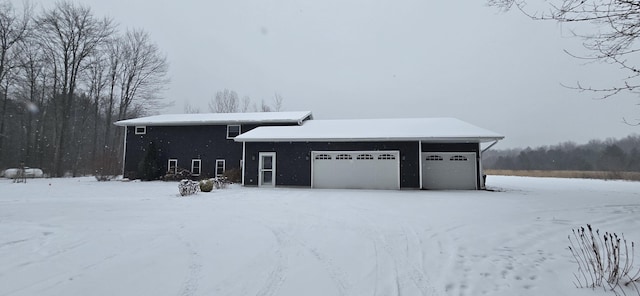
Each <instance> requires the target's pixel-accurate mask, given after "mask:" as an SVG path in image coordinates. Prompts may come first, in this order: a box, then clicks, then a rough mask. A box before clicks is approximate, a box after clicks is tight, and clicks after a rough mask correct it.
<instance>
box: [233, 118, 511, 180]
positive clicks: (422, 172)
mask: <svg viewBox="0 0 640 296" xmlns="http://www.w3.org/2000/svg"><path fill="white" fill-rule="evenodd" d="M502 138H504V137H503V136H501V135H499V134H496V133H494V132H491V131H488V130H485V129H482V128H479V127H477V126H474V125H471V124H469V123H466V122H464V121H461V120H458V119H454V118H404V119H352V120H307V121H305V122H304V123H303V124H302V125H300V126H262V127H258V128H256V129H254V130H251V131H249V132H247V133H245V134H241V135H239V136H237V137H236V138H235V141H238V142H243V155H244V156H243V157H244V160H243V176H242V180H243V185H245V186H261V183H260V182H258V180H259V179H260V172H261V171H260V170H261V168H260V163H259V159H260V155H264V154H265V153H273V155H278V157H277V158H274V159H275V160H276V163H275V164H274V167H277V168H278V170H277V171H274V173H273V174H274V180H275V184H274V185H275V186H303V187H311V188H349V189H400V188H403V189H404V188H413V189H446V190H448V189H463V190H476V189H484V182H483V179H482V162H481V159H482V151H483V147H482V144H483V143H489V142H493V143H494V144H495V143H497V142H498V141H499V140H500V139H502ZM491 145H493V144H491ZM491 145H487V146H488V147H485V148H484V149H488V148H489V147H491Z"/></svg>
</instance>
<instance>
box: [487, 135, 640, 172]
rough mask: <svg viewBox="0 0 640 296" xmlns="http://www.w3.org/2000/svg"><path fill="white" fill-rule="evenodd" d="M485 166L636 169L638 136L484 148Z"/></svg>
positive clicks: (638, 169) (638, 168)
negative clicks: (505, 148) (548, 144)
mask: <svg viewBox="0 0 640 296" xmlns="http://www.w3.org/2000/svg"><path fill="white" fill-rule="evenodd" d="M483 166H484V168H486V169H504V170H578V171H614V172H624V171H629V172H640V136H638V135H631V136H628V137H626V138H623V139H619V140H616V139H607V140H604V141H600V140H591V141H589V142H588V143H587V144H583V145H578V144H575V143H573V142H566V143H561V144H558V145H554V146H541V147H537V148H530V147H528V148H526V149H509V150H488V151H486V152H485V153H484V154H483Z"/></svg>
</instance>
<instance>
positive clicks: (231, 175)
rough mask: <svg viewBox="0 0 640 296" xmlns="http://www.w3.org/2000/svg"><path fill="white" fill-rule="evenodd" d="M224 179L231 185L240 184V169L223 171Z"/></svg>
mask: <svg viewBox="0 0 640 296" xmlns="http://www.w3.org/2000/svg"><path fill="white" fill-rule="evenodd" d="M223 176H224V178H225V179H226V180H227V181H228V182H231V183H240V182H242V169H240V168H235V169H230V170H226V171H224V175H223Z"/></svg>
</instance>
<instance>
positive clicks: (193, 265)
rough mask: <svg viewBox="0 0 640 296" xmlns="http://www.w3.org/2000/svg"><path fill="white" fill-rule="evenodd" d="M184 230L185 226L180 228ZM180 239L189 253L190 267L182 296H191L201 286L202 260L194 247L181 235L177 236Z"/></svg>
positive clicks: (183, 285) (181, 291)
mask: <svg viewBox="0 0 640 296" xmlns="http://www.w3.org/2000/svg"><path fill="white" fill-rule="evenodd" d="M180 228H181V229H182V228H184V226H180ZM177 236H178V239H179V240H180V241H181V242H182V243H183V244H184V246H185V247H186V250H187V252H188V253H189V266H188V271H187V274H186V277H185V279H184V280H183V281H182V288H181V289H180V294H179V295H181V296H191V295H194V294H195V293H196V291H197V290H198V286H199V284H200V274H201V272H202V263H201V262H202V259H201V256H200V254H199V253H198V250H196V249H195V248H194V247H193V245H192V244H191V243H190V242H188V241H187V240H185V239H184V237H183V236H182V235H180V233H178V234H177Z"/></svg>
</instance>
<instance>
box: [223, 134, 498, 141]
mask: <svg viewBox="0 0 640 296" xmlns="http://www.w3.org/2000/svg"><path fill="white" fill-rule="evenodd" d="M502 139H504V136H483V137H415V138H409V137H405V138H394V137H375V138H242V136H238V137H236V138H235V139H234V140H235V141H236V142H409V141H420V142H432V143H485V142H491V141H499V140H502Z"/></svg>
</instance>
